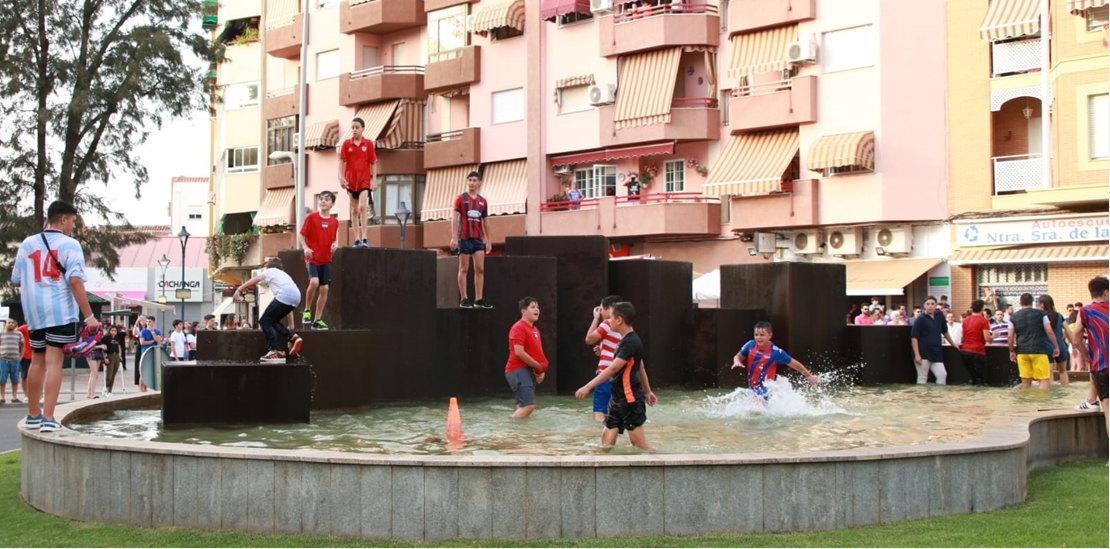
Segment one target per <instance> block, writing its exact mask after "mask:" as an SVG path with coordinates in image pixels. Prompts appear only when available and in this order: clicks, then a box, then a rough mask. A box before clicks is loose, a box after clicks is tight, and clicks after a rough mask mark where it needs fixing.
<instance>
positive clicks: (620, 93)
mask: <svg viewBox="0 0 1110 549" xmlns="http://www.w3.org/2000/svg"><path fill="white" fill-rule="evenodd" d="M681 57H682V48H667V49H665V50H655V51H650V52H647V53H638V54H636V55H630V56H628V57H627V58H625V60H624V63H623V64H622V65H621V68H620V80H619V82H618V83H617V105H616V109H615V114H614V116H613V121H614V127H615V128H616V129H618V130H619V129H622V128H631V127H634V126H646V125H649V124H669V123H670V122H671V101H672V100H673V99H674V86H675V82H676V81H677V80H678V62H679V59H680V58H681Z"/></svg>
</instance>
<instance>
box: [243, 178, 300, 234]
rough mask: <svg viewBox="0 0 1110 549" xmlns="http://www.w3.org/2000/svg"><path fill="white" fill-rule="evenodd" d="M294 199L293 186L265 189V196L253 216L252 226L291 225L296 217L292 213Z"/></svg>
mask: <svg viewBox="0 0 1110 549" xmlns="http://www.w3.org/2000/svg"><path fill="white" fill-rule="evenodd" d="M296 201H297V198H296V194H295V193H294V189H293V187H285V188H283V189H270V190H268V191H266V197H265V198H263V199H262V205H261V206H259V207H258V214H256V215H255V216H254V226H255V227H266V226H269V225H292V224H293V223H294V219H296V216H294V215H293V212H294V208H293V205H294V204H295V203H296Z"/></svg>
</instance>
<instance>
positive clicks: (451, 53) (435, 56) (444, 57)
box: [428, 48, 466, 64]
mask: <svg viewBox="0 0 1110 549" xmlns="http://www.w3.org/2000/svg"><path fill="white" fill-rule="evenodd" d="M465 49H466V48H455V49H453V50H447V51H441V52H438V53H429V54H428V63H429V64H430V63H439V62H440V61H450V60H452V59H458V58H460V57H462V54H463V50H465Z"/></svg>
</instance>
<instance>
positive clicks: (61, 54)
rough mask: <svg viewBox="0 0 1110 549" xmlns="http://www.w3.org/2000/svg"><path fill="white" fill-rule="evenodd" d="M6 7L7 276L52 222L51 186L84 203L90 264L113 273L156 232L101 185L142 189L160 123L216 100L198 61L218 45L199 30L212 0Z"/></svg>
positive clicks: (1, 87) (1, 202)
mask: <svg viewBox="0 0 1110 549" xmlns="http://www.w3.org/2000/svg"><path fill="white" fill-rule="evenodd" d="M0 4H2V5H0V122H2V123H3V131H0V173H2V174H4V177H3V178H2V180H0V208H3V209H2V210H0V211H2V212H3V214H2V217H0V285H3V286H7V284H8V282H9V277H10V275H11V268H10V262H11V260H12V257H13V255H14V254H12V253H11V250H12V247H13V245H18V242H19V241H21V240H22V239H23V238H24V237H25V236H26V235H28V234H31V233H34V232H35V231H38V230H40V229H41V228H42V226H43V222H44V221H45V219H44V212H45V209H46V205H47V202H48V196H50V195H53V196H55V197H56V198H57V199H60V200H66V201H70V202H73V203H74V204H75V205H76V206H77V207H78V209H79V211H81V212H82V215H83V219H82V225H83V226H82V228H81V231H80V232H79V236H80V237H81V239H82V240H83V243H84V244H85V246H86V251H87V252H88V253H89V255H90V258H91V262H90V264H91V265H95V266H98V267H101V268H104V269H105V270H106V271H107V272H108V273H109V274H111V273H113V272H114V270H115V267H116V265H118V263H119V258H118V254H117V253H116V250H117V249H118V248H120V247H123V246H127V245H130V244H133V243H136V242H142V241H144V240H145V239H146V238H149V236H147V235H143V234H136V233H135V232H134V231H132V230H130V224H129V223H128V222H127V221H126V218H125V215H124V214H122V213H120V212H115V211H112V210H111V209H110V208H107V207H105V204H104V202H103V200H102V198H100V197H99V196H97V195H96V193H95V190H94V189H91V188H89V184H90V183H97V182H99V183H103V184H105V185H106V184H108V183H109V182H112V181H119V180H126V179H130V180H132V181H133V183H134V188H135V195H136V197H138V196H139V195H140V192H141V189H142V185H143V184H145V183H146V182H147V172H146V169H145V168H144V167H143V165H142V163H141V160H140V159H139V158H138V157H137V156H136V155H135V150H136V149H137V147H138V146H139V145H141V144H142V143H144V142H145V141H146V139H147V136H148V135H149V131H150V129H151V128H157V127H160V126H161V125H162V123H163V122H164V121H166V120H169V119H172V118H175V117H179V116H183V115H186V114H188V113H190V112H195V111H197V110H201V109H204V108H206V106H207V102H208V98H207V95H206V92H207V90H206V84H205V80H204V73H203V70H202V68H201V67H195V66H190V64H189V63H188V59H187V56H193V57H196V58H200V59H204V58H211V57H212V54H213V51H212V44H211V43H210V41H209V40H208V39H207V38H206V37H205V36H204V35H203V34H201V33H200V31H199V28H196V29H190V26H191V25H194V24H195V23H197V22H198V19H199V16H200V13H201V1H200V0H25V1H23V2H3V3H0ZM27 198H32V200H30V201H29V202H28V201H27V200H26V199H27ZM97 218H99V219H97ZM94 221H99V223H95V222H94Z"/></svg>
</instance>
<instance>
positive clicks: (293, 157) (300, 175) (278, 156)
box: [270, 17, 308, 250]
mask: <svg viewBox="0 0 1110 549" xmlns="http://www.w3.org/2000/svg"><path fill="white" fill-rule="evenodd" d="M305 19H308V18H307V17H305ZM302 59H303V58H302ZM301 100H302V101H303V100H304V89H302V90H301ZM301 108H302V109H303V108H304V107H303V106H302V107H301ZM301 112H304V111H301ZM302 120H303V119H302ZM301 128H302V129H303V128H304V124H301ZM302 150H304V147H300V148H299V149H298V152H296V153H292V152H289V151H273V152H271V153H270V160H288V161H290V162H292V163H293V172H294V173H295V174H296V178H295V179H294V187H293V188H294V192H293V194H294V195H295V199H294V201H295V202H296V203H295V204H294V209H295V210H296V211H297V213H296V219H297V228H296V230H298V231H299V230H301V227H302V226H303V225H304V171H303V166H302V163H301V160H300V157H299V156H298V155H299V154H301V152H300V151H302ZM293 242H294V243H295V245H296V246H297V248H296V249H298V250H299V249H300V248H301V239H299V238H294V239H293Z"/></svg>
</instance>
